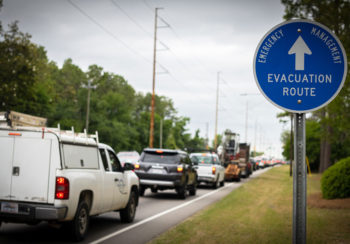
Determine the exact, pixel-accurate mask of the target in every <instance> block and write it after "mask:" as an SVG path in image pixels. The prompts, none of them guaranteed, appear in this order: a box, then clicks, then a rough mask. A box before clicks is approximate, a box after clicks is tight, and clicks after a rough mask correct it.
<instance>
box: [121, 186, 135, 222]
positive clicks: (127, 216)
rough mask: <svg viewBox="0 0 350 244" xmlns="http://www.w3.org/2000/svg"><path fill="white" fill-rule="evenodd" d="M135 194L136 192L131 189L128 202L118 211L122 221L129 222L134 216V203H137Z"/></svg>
mask: <svg viewBox="0 0 350 244" xmlns="http://www.w3.org/2000/svg"><path fill="white" fill-rule="evenodd" d="M136 194H137V193H136V192H135V191H133V190H132V191H131V192H130V197H129V201H128V204H127V205H126V207H125V208H124V209H122V210H120V212H119V214H120V219H121V221H122V222H124V223H131V222H132V221H133V220H134V218H135V214H136V205H137V195H136Z"/></svg>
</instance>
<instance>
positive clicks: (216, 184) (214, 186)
mask: <svg viewBox="0 0 350 244" xmlns="http://www.w3.org/2000/svg"><path fill="white" fill-rule="evenodd" d="M218 186H219V178H217V179H216V181H215V182H213V186H212V187H213V189H216V188H218Z"/></svg>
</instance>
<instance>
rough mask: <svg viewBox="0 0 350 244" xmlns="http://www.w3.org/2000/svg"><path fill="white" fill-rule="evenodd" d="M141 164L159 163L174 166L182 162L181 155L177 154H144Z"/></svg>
mask: <svg viewBox="0 0 350 244" xmlns="http://www.w3.org/2000/svg"><path fill="white" fill-rule="evenodd" d="M141 162H150V163H159V164H174V163H177V162H180V155H179V154H177V153H176V154H175V153H166V152H162V153H156V152H144V153H143V155H142V157H141Z"/></svg>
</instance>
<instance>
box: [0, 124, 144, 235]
mask: <svg viewBox="0 0 350 244" xmlns="http://www.w3.org/2000/svg"><path fill="white" fill-rule="evenodd" d="M0 169H1V170H0V207H1V208H0V225H1V222H15V223H28V224H35V223H38V222H40V221H48V222H49V223H53V224H57V223H59V224H61V223H62V224H66V225H67V226H68V227H69V228H68V229H69V230H70V232H71V234H72V237H73V238H74V239H75V240H77V241H79V240H82V239H83V238H84V236H85V235H86V233H87V229H88V225H89V218H90V216H93V215H99V214H102V213H105V212H109V211H119V212H120V218H121V221H123V222H131V221H133V219H134V217H135V212H136V207H137V205H138V197H139V195H138V192H139V179H138V177H137V176H136V174H135V173H134V172H133V165H132V164H125V165H124V167H122V166H121V165H120V162H119V160H118V158H117V156H116V154H115V152H114V151H113V149H112V148H111V147H109V146H108V145H105V144H102V143H99V142H98V136H97V133H96V136H95V138H91V136H88V135H86V134H77V133H74V131H72V132H69V131H61V130H59V129H52V128H35V127H17V128H11V127H0Z"/></svg>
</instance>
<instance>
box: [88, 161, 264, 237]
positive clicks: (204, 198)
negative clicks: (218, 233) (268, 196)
mask: <svg viewBox="0 0 350 244" xmlns="http://www.w3.org/2000/svg"><path fill="white" fill-rule="evenodd" d="M268 169H269V168H266V169H264V170H259V171H256V172H255V173H254V174H253V175H251V177H250V178H248V179H242V181H241V182H240V183H226V185H225V187H222V188H219V189H217V190H212V189H210V188H208V187H207V188H202V187H201V188H200V189H199V190H198V191H197V193H198V194H197V196H196V197H192V198H191V199H187V200H186V202H183V203H180V205H179V202H171V201H170V202H168V204H171V205H172V206H173V207H172V208H167V209H166V210H164V211H159V209H158V207H159V206H161V205H154V204H157V203H158V204H159V203H160V202H161V201H159V199H160V200H165V201H168V198H169V197H174V194H172V193H170V192H163V193H159V194H156V195H155V194H152V195H148V197H149V198H156V199H157V201H149V202H148V201H147V200H148V199H147V195H146V197H144V198H142V199H143V200H144V201H145V202H148V203H150V204H151V205H150V206H149V207H147V206H146V205H147V204H144V203H145V202H142V203H143V204H142V207H145V210H147V211H150V213H155V214H154V215H152V214H151V216H150V217H148V218H147V217H146V216H147V215H149V214H147V213H146V211H144V212H143V213H144V214H145V215H144V216H142V217H145V218H144V219H143V220H141V221H139V222H136V223H133V224H131V225H129V226H128V227H126V228H124V229H119V230H116V231H115V232H112V233H110V234H109V235H106V236H104V237H102V238H100V239H96V240H95V241H94V242H91V243H92V244H97V243H146V242H148V241H150V240H152V239H154V238H155V237H157V236H158V235H160V234H162V233H163V232H165V231H167V230H168V229H170V228H171V227H173V226H175V225H176V224H178V223H180V222H182V221H184V220H185V219H187V218H189V217H190V216H192V215H193V214H195V213H196V212H198V211H200V210H202V209H204V208H206V207H207V206H209V205H210V204H213V203H214V202H217V201H219V200H220V199H222V198H223V197H225V196H226V195H227V194H229V193H230V192H232V191H233V190H235V189H237V188H238V187H239V186H241V185H242V184H244V183H245V182H247V181H249V180H250V179H252V178H255V177H257V176H259V175H260V174H262V173H264V172H265V171H267V170H268ZM175 196H176V195H175ZM167 206H169V205H167ZM163 207H164V206H163Z"/></svg>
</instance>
